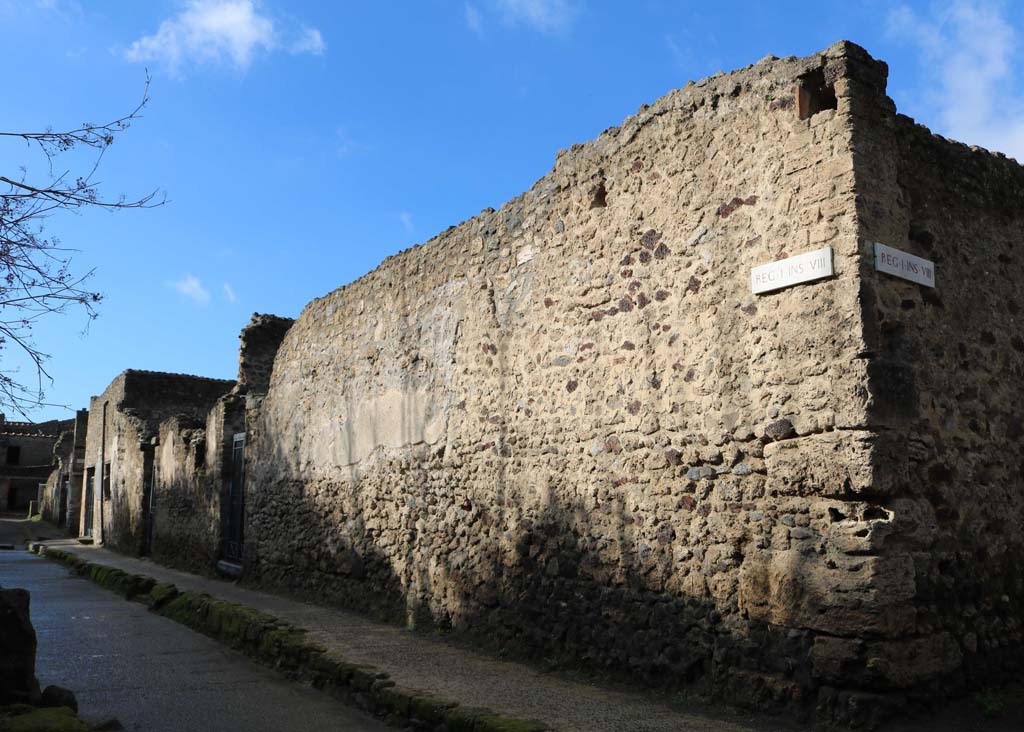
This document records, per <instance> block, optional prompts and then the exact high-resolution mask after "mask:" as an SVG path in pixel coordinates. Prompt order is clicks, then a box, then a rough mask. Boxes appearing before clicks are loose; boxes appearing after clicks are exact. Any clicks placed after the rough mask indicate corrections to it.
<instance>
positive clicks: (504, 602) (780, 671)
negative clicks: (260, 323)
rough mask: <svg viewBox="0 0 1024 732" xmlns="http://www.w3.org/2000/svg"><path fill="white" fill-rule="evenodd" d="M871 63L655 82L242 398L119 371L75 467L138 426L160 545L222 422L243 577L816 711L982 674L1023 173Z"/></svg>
mask: <svg viewBox="0 0 1024 732" xmlns="http://www.w3.org/2000/svg"><path fill="white" fill-rule="evenodd" d="M886 75H887V69H886V66H885V64H883V63H882V62H879V61H877V60H874V59H872V58H871V57H870V56H869V55H868V54H867V53H866V52H864V51H863V50H862V49H860V48H859V47H857V46H854V45H852V44H849V43H839V44H836V45H834V46H832V47H831V48H829V49H827V50H826V51H824V52H822V53H820V54H816V55H813V56H810V57H807V58H802V59H797V58H786V59H777V58H773V57H769V58H766V59H764V60H762V61H761V62H759V63H758V64H756V65H754V66H750V67H748V68H746V69H742V70H740V71H737V72H735V73H732V74H728V75H718V76H715V77H712V78H709V79H706V80H704V81H701V82H699V83H696V84H692V83H691V84H689V85H687V86H686V87H685V88H683V89H680V90H678V91H674V92H672V93H670V94H668V95H667V96H665V97H663V98H662V99H660V100H658V101H657V102H655V103H654V104H653V105H651V106H645V107H643V108H641V110H640V111H639V112H638V113H637V114H636V115H635V116H633V117H630V118H628V119H627V120H625V121H624V122H623V124H622V125H620V126H619V127H615V128H611V129H609V130H607V131H606V132H604V133H603V134H602V135H601V136H600V137H599V138H598V139H596V140H594V141H592V142H590V143H587V144H585V145H576V146H574V147H573V148H572V149H570V150H567V151H564V152H562V153H560V154H559V155H558V157H557V160H556V163H555V167H554V169H553V170H552V171H551V172H550V173H549V174H548V175H546V176H544V177H543V178H542V179H541V180H539V181H538V182H537V183H536V184H535V185H534V186H533V187H532V188H531V189H530V190H529V191H528V192H526V193H525V194H523V195H522V196H520V197H518V198H516V199H514V200H512V201H510V202H509V203H507V204H506V205H504V206H503V207H502V208H501V209H499V210H497V211H493V210H488V211H485V212H483V213H482V214H481V215H480V216H478V217H476V218H474V219H471V220H469V221H466V222H464V223H462V224H460V225H459V226H456V227H453V228H451V229H449V230H447V231H446V232H444V233H443V234H441V235H439V236H437V237H436V238H434V239H433V240H431V241H429V242H427V243H426V244H424V245H422V246H418V247H414V248H413V249H410V250H408V251H406V252H403V253H401V254H399V255H397V256H395V257H391V258H389V259H387V260H385V261H384V262H383V263H382V264H381V266H380V267H378V268H377V269H376V270H374V271H373V272H371V273H369V274H368V275H366V276H365V277H363V278H361V279H360V280H358V281H356V282H354V283H352V284H350V285H347V286H345V287H343V288H340V289H338V290H336V291H334V292H332V293H330V294H329V295H327V296H325V297H322V298H319V299H317V300H314V301H313V302H312V303H310V304H309V305H308V306H307V307H306V309H305V310H304V311H303V313H302V315H301V317H300V318H299V319H298V320H297V321H296V322H295V323H294V325H291V327H290V329H287V332H286V333H285V332H284V331H283V330H282V331H281V334H282V335H283V340H282V341H280V347H279V348H278V347H277V345H278V344H277V342H274V343H273V344H272V345H273V347H272V348H271V349H269V350H273V351H276V356H272V358H273V368H272V371H269V370H265V371H261V373H264V374H265V373H267V371H269V383H267V384H265V385H264V386H263V388H264V389H265V396H264V395H263V394H249V395H246V397H245V399H244V400H243V401H244V405H245V406H244V409H243V408H242V401H239V400H240V399H241V397H239V396H238V395H237V392H236V391H232V392H231V394H232V395H231V396H228V395H226V394H225V395H221V394H218V393H216V392H217V390H218V389H220V390H221V391H222V392H225V393H226V392H228V391H229V390H230V389H231V386H230V384H223V383H221V384H219V385H217V386H216V388H214V386H213V385H211V386H210V389H209V390H208V392H204V394H205V400H204V401H202V403H201V404H200V403H198V402H197V403H195V407H196V408H195V410H194V411H193V412H190V413H189V416H188V418H187V419H186V420H184V421H183V420H182V419H181V418H176V419H178V421H177V422H173V421H171V422H169V421H166V420H165V421H162V422H161V421H160V420H159V419H156V418H155V417H154V418H152V419H151V418H150V417H148V416H147V414H149V413H148V412H145V410H147V409H150V410H152V409H153V407H152V406H148V407H147V406H146V405H145V404H143V403H142V402H139V401H136V400H133V399H131V398H129V397H128V396H127V394H128V390H126V385H127V384H128V383H129V382H130V381H131V378H134V377H130V374H131V373H132V372H128V373H126V374H125V375H124V377H122V379H123V381H122V382H120V383H119V382H117V381H116V382H115V384H114V385H112V386H111V389H112V390H114V391H116V392H117V394H113V393H111V394H110V395H109V397H107V396H105V397H104V399H105V400H106V401H107V402H110V403H111V404H114V403H118V404H120V405H121V406H118V407H116V408H115V409H114V411H113V412H112V413H111V414H110V415H109V418H110V419H111V420H113V421H112V422H110V424H109V425H108V426H107V427H106V432H105V433H104V434H106V435H107V437H106V438H105V439H107V440H108V441H109V440H114V439H119V440H120V442H108V443H106V444H108V447H107V448H105V450H106V453H104V454H106V455H117V456H118V457H117V459H118V460H121V459H126V458H121V457H120V456H121V455H122V454H128V452H130V451H133V450H134V451H140V450H145V449H158V450H159V455H158V456H155V457H154V461H155V462H156V463H157V464H158V465H159V476H160V477H159V478H158V480H157V485H160V486H163V487H162V488H160V490H166V491H169V493H168V495H167V496H162V494H160V493H157V502H158V503H157V505H158V506H161V505H162V506H171V505H176V504H175V502H176V501H181V502H182V504H181V508H180V510H178V513H179V514H180V515H181V516H184V515H186V514H188V515H190V516H192V517H193V519H194V520H195V521H199V523H201V524H202V525H201V526H200V525H198V524H195V525H194V526H193V528H188V529H186V528H182V527H184V526H185V522H184V519H182V520H181V521H180V522H170V521H169V523H174V525H175V526H176V527H178V528H176V529H175V531H176V532H177V533H174V534H171V535H169V536H168V545H169V546H170V545H171V544H172V543H173V544H174V547H173V548H168V549H167V557H168V558H169V559H171V560H173V561H174V562H175V563H177V564H186V565H188V564H189V563H190V561H191V560H190V559H189V558H188V557H185V556H182V553H188V552H192V551H193V550H194V547H195V546H197V544H196V542H192V543H187V542H189V541H190V538H191V537H194V536H198V535H200V534H203V535H207V536H210V535H213V533H215V527H216V524H217V516H218V515H220V516H221V517H223V510H216V509H212V508H211V509H209V510H208V507H210V506H213V505H214V504H213V501H214V498H215V497H216V496H217V495H220V496H221V498H220V499H219V500H220V501H221V503H223V500H224V499H223V492H221V493H220V494H218V488H217V486H218V485H219V486H221V488H220V489H219V490H221V491H223V486H224V485H225V477H224V476H225V475H226V474H227V473H226V471H228V470H229V468H228V467H227V466H228V465H229V461H227V459H226V457H225V456H226V455H227V454H228V453H227V450H228V445H229V442H228V439H227V436H228V434H229V433H233V434H241V433H242V432H244V440H245V442H244V443H243V444H244V445H245V447H244V456H245V458H244V475H243V477H244V485H245V492H244V501H243V507H244V510H243V513H244V523H243V532H242V534H243V541H242V542H241V543H242V544H243V545H244V548H242V549H241V550H240V551H238V552H236V553H235V554H236V555H237V556H236V557H235V559H236V560H238V559H239V558H240V560H241V571H242V577H243V579H244V581H246V582H249V583H253V584H258V585H261V586H265V587H269V588H276V589H278V590H282V591H287V592H290V593H295V594H299V595H304V596H307V597H310V598H314V599H319V600H327V601H331V602H337V603H340V604H344V605H346V606H350V607H355V608H359V609H362V610H365V611H370V612H375V613H379V614H382V615H385V616H388V617H391V618H394V619H397V620H400V621H404V622H410V623H415V624H427V625H436V626H441V627H446V628H452V629H454V630H455V631H457V632H460V633H464V634H467V635H470V636H475V637H477V638H480V639H481V640H482V641H483V642H485V643H487V644H489V645H491V646H495V647H501V648H505V649H508V650H512V651H514V652H521V653H526V654H529V655H533V656H536V657H546V658H558V659H562V660H565V661H567V662H576V663H583V664H586V665H587V666H589V667H591V668H602V669H607V670H609V671H613V672H615V673H625V674H628V675H630V676H631V677H633V678H636V679H641V680H649V681H651V682H655V683H658V684H671V685H675V684H684V683H703V684H704V685H705V686H706V687H707V688H710V689H712V690H713V691H716V692H718V693H722V694H727V695H729V696H730V697H731V698H734V699H747V700H750V701H754V702H757V703H767V704H781V705H798V706H799V705H802V706H815V705H816V706H817V707H818V709H819V711H821V712H822V713H823V714H825V715H826V716H828V717H830V718H833V719H844V718H848V715H850V714H853V713H854V712H853V711H852V710H857V709H861V710H863V709H865V708H866V707H865V704H864V701H865V699H867V700H869V701H871V704H869V705H868V707H872V706H874V705H876V703H877V705H882V706H884V705H885V704H887V703H890V702H892V703H895V702H897V701H901V700H904V699H906V698H908V697H914V696H934V695H937V694H939V693H944V692H945V691H949V690H960V689H963V688H965V686H966V685H970V684H977V683H982V682H984V680H985V679H986V678H987V677H988V676H989V675H991V674H995V673H998V672H999V670H1000V669H1001V668H1003V667H1005V666H1006V665H1009V664H1012V663H1014V661H1015V659H1017V658H1019V656H1020V650H1021V620H1022V615H1024V574H1022V572H1021V570H1020V566H1021V564H1022V562H1021V559H1022V558H1024V551H1022V542H1024V535H1022V532H1024V490H1022V489H1024V446H1022V441H1021V437H1022V429H1024V428H1022V418H1024V403H1022V402H1024V392H1022V390H1021V389H1020V382H1021V378H1022V376H1024V341H1022V340H1021V338H1022V335H1021V334H1022V329H1021V326H1020V317H1021V316H1020V309H1021V306H1022V305H1024V302H1022V300H1024V295H1022V294H1021V291H1020V289H1019V286H1018V284H1017V283H1019V282H1020V281H1021V280H1022V277H1024V257H1022V256H1021V252H1020V251H1019V248H1020V246H1021V242H1022V241H1024V218H1022V214H1021V211H1022V210H1024V168H1022V167H1021V166H1020V165H1018V164H1017V163H1016V162H1015V161H1012V160H1009V159H1006V158H1005V157H1004V156H1001V155H998V154H993V153H989V152H987V151H984V150H980V149H976V148H969V147H967V146H965V145H962V144H959V143H955V142H951V141H948V140H945V139H942V138H940V137H937V136H934V135H932V134H931V133H930V132H928V130H926V129H924V128H923V127H920V126H918V125H916V124H914V122H913V121H912V120H910V119H908V118H906V117H903V116H901V115H899V114H897V113H896V110H895V107H894V105H893V103H892V101H891V100H890V99H889V98H888V97H887V96H886V91H885V88H886ZM876 243H882V244H885V245H888V246H891V247H895V248H898V249H900V250H902V251H904V252H908V253H910V254H913V255H917V256H919V257H922V258H925V259H928V260H930V261H932V262H934V263H935V267H936V280H935V287H934V288H932V287H927V286H924V285H921V284H917V283H915V282H911V281H907V280H905V279H900V278H897V277H893V276H891V275H889V274H886V273H883V272H880V271H878V270H877V269H876V265H875V258H874V246H875V244H876ZM823 249H830V250H831V251H830V254H829V265H830V267H831V268H832V271H833V272H834V274H833V275H832V276H830V277H827V278H823V279H817V280H815V281H811V282H804V283H802V284H798V285H795V286H792V287H788V288H785V289H778V290H774V291H771V292H766V293H763V294H757V295H755V294H753V292H752V283H751V271H752V269H753V268H755V267H757V266H759V265H763V264H765V263H769V262H773V261H777V260H782V259H786V258H788V257H792V256H794V255H799V254H801V253H805V252H810V251H815V250H823ZM271 340H273V339H271ZM243 350H244V344H243ZM240 360H241V361H242V363H243V364H244V363H245V358H244V357H243V358H242V359H240ZM244 383H245V378H244V377H243V375H240V377H239V380H238V384H239V385H242V384H244ZM110 391H111V390H108V392H110ZM218 399H219V401H218ZM168 404H169V402H168ZM190 404H191V402H190ZM97 408H98V402H96V401H94V403H93V406H92V409H91V411H90V424H89V432H88V439H89V444H90V446H93V445H94V444H95V445H98V444H100V443H99V442H98V441H99V440H100V439H103V438H102V437H101V430H100V426H99V424H98V423H95V421H94V418H95V413H96V410H97ZM218 409H221V410H223V414H224V415H225V417H224V418H223V426H218V424H217V423H216V420H214V423H211V421H210V420H211V419H213V417H212V416H211V415H214V414H216V413H217V410H218ZM211 410H212V411H211ZM156 412H159V414H158V415H157V416H159V415H162V414H164V412H162V411H160V410H159V409H157V410H155V412H154V414H156ZM228 414H232V415H237V416H236V417H231V418H228V417H227V416H226V415H228ZM204 415H206V416H205V419H206V424H205V427H204V425H203V419H204ZM139 420H144V421H146V424H147V425H150V426H148V427H147V428H146V429H142V428H140V427H139V426H137V423H138V421H139ZM229 423H230V424H229ZM243 427H244V430H243V429H242V428H243ZM235 430H237V432H233V431H235ZM115 434H117V435H123V437H120V438H115V437H114V435H115ZM153 438H158V446H157V448H147V447H146V446H147V445H155V444H156V443H153V442H152V440H153ZM147 440H149V441H150V442H146V441H147ZM94 441H95V442H94ZM233 444H234V443H232V445H233ZM96 449H97V448H96V447H90V448H89V451H87V458H86V466H87V469H89V466H92V467H93V468H94V469H96V470H99V469H100V466H101V465H102V464H103V462H104V461H105V460H108V459H109V458H105V457H102V455H99V456H98V455H97V452H96ZM119 450H120V451H121V452H118V451H119ZM132 459H133V460H136V463H137V465H136V464H135V463H133V468H132V470H134V471H135V473H133V474H134V475H140V474H145V469H144V468H142V466H143V465H144V463H143V462H140V461H141V460H142V458H132ZM140 469H141V473H140V472H139V470H140ZM113 475H114V476H115V480H114V481H113V484H112V486H111V490H110V493H111V496H112V497H111V498H110V499H109V500H111V508H110V509H104V510H106V511H108V512H107V513H106V514H105V516H106V518H104V521H109V522H110V526H111V528H110V529H105V531H109V532H110V533H109V536H110V537H111V538H112V541H111V543H113V544H114V545H116V546H119V547H124V548H126V549H128V550H130V551H136V550H137V548H138V531H137V530H135V529H134V528H132V527H134V526H135V523H133V521H135V519H134V518H132V517H133V516H136V515H137V514H138V513H139V511H138V507H137V506H136V505H135V504H132V503H131V502H122V503H121V504H118V503H117V499H116V496H117V495H118V491H119V490H121V487H120V486H121V483H120V482H119V479H117V476H118V473H117V470H116V469H114V473H113ZM201 475H205V476H206V477H207V478H209V477H210V476H213V483H210V484H204V483H203V482H202V480H200V479H199V478H197V477H196V476H201ZM135 480H138V478H135ZM203 480H205V478H204V479H203ZM218 481H219V482H218ZM87 483H88V481H87ZM203 486H205V487H203ZM104 491H106V489H104ZM172 494H173V495H172ZM203 501H207V503H204V502H203ZM210 511H212V513H211V512H210ZM121 512H125V517H124V518H119V515H120V513H121ZM197 517H201V520H200V519H199V518H197ZM161 520H162V519H158V520H157V523H156V526H157V531H159V530H160V529H159V527H160V525H161V524H160V521H161ZM220 520H222V521H223V518H221V519H220ZM121 527H123V528H121ZM115 535H116V536H118V537H121V536H125V537H131V540H130V541H128V542H127V543H124V542H122V540H121V539H120V538H118V539H116V540H113V537H114V536H115ZM221 535H222V536H223V531H221ZM207 545H209V542H207ZM202 551H207V550H205V549H204V550H202ZM153 553H154V556H156V555H157V552H156V550H155V549H154V550H153ZM176 553H177V554H176ZM172 554H173V555H174V556H172ZM217 556H221V557H223V556H224V551H223V547H221V548H220V549H217V550H214V552H213V554H209V552H208V555H203V556H202V557H201V558H200V559H199V560H197V561H195V562H192V566H201V567H205V568H206V569H207V570H210V569H211V568H212V564H213V560H214V559H216V558H217Z"/></svg>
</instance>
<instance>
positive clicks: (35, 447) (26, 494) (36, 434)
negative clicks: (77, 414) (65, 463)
mask: <svg viewBox="0 0 1024 732" xmlns="http://www.w3.org/2000/svg"><path fill="white" fill-rule="evenodd" d="M72 424H73V420H51V421H49V422H38V423H36V422H17V421H11V420H8V419H7V418H6V416H4V415H3V414H0V511H26V510H28V508H29V506H30V505H32V504H33V502H35V505H36V506H37V510H38V503H39V502H40V500H41V499H42V496H43V495H44V493H45V491H44V489H43V485H44V484H45V483H46V481H47V479H48V478H49V475H50V471H51V470H52V469H53V448H54V445H55V444H56V442H57V438H58V437H59V436H60V434H61V433H62V432H63V431H64V430H66V429H68V427H69V426H71V425H72Z"/></svg>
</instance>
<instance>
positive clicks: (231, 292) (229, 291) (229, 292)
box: [224, 282, 238, 302]
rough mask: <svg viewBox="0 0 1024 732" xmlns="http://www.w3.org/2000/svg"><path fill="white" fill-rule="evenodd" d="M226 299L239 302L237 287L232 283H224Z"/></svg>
mask: <svg viewBox="0 0 1024 732" xmlns="http://www.w3.org/2000/svg"><path fill="white" fill-rule="evenodd" d="M224 299H225V300H227V301H228V302H238V295H236V294H235V288H234V287H232V286H231V283H229V282H225V283H224Z"/></svg>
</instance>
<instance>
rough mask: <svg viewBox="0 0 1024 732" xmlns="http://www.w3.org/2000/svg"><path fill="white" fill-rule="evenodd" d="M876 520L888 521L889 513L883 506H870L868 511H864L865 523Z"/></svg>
mask: <svg viewBox="0 0 1024 732" xmlns="http://www.w3.org/2000/svg"><path fill="white" fill-rule="evenodd" d="M876 519H883V520H888V519H889V512H888V511H886V510H885V509H884V508H882V507H881V506H868V507H867V508H866V509H864V520H865V521H873V520H876Z"/></svg>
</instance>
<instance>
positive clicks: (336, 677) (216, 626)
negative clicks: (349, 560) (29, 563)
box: [31, 544, 551, 732]
mask: <svg viewBox="0 0 1024 732" xmlns="http://www.w3.org/2000/svg"><path fill="white" fill-rule="evenodd" d="M31 548H32V551H34V552H36V553H38V554H39V555H40V556H43V557H45V558H47V559H53V560H56V561H59V562H62V563H64V564H66V565H68V567H70V569H71V570H72V571H73V572H75V573H76V574H78V575H80V576H83V577H87V578H88V579H90V580H92V581H93V582H95V583H96V584H98V585H100V586H101V587H104V588H106V589H108V590H112V591H113V592H116V593H117V594H119V595H121V596H123V597H124V598H126V599H128V600H133V601H135V602H141V603H142V604H144V605H146V606H147V607H149V609H150V611H151V612H155V613H156V614H158V615H162V616H164V617H166V618H170V619H171V620H174V621H176V622H178V623H181V624H182V625H185V626H187V627H189V628H191V629H192V630H196V631H198V632H200V633H202V634H204V635H207V636H209V637H210V638H213V639H214V640H217V641H220V642H221V643H224V644H225V645H228V646H230V647H231V648H233V649H235V650H237V651H241V652H242V653H244V654H245V655H246V656H248V657H249V658H251V659H253V660H255V661H258V662H259V663H262V664H264V665H266V666H270V667H271V668H273V669H275V670H277V671H280V672H281V673H284V674H285V675H286V676H288V678H290V679H294V680H301V681H306V682H308V683H310V684H312V686H313V687H315V688H317V689H320V690H321V691H325V692H327V693H329V694H331V695H332V696H334V697H336V698H338V699H340V700H342V701H344V702H346V703H348V704H352V705H354V706H356V707H359V708H360V709H362V710H364V711H367V712H370V713H371V714H374V715H375V716H378V717H383V718H385V719H386V720H387V721H388V722H391V723H394V722H398V723H403V724H409V725H411V726H412V727H413V728H414V729H416V730H424V731H429V732H442V731H445V732H547V731H548V730H550V729H551V728H550V727H548V726H547V725H545V724H543V723H541V722H536V721H531V720H522V719H515V718H512V717H506V716H503V715H501V714H498V713H496V712H494V711H492V710H490V709H482V708H475V707H464V706H460V705H459V703H458V702H455V701H452V700H449V699H443V698H440V697H437V696H434V695H432V694H429V693H426V692H422V691H418V690H415V689H406V688H403V687H401V686H398V685H396V684H395V682H394V681H392V680H391V678H390V675H389V674H388V673H387V672H385V671H381V670H380V669H378V668H376V667H373V666H367V665H363V664H355V663H350V662H348V661H345V660H343V659H340V658H338V657H336V656H335V655H333V654H328V652H327V650H326V649H324V648H323V647H321V646H318V645H316V644H315V643H311V642H309V641H308V640H306V631H305V630H304V629H302V628H298V627H295V626H294V625H291V624H290V623H287V622H285V621H282V620H279V619H278V618H275V617H274V616H273V615H269V614H267V613H264V612H261V611H259V610H255V609H253V608H249V607H246V606H244V605H238V604H236V603H233V602H227V601H224V600H218V599H217V598H215V597H213V596H211V595H209V594H207V593H205V592H202V593H200V592H182V591H180V590H178V588H176V587H175V586H174V585H173V584H169V583H161V582H157V581H156V580H155V579H153V578H152V577H146V576H144V575H140V574H128V573H127V572H124V571H122V570H120V569H116V568H114V567H109V566H106V565H103V564H97V563H95V562H87V561H86V560H84V559H81V558H79V557H76V556H75V555H74V554H72V553H71V552H66V551H62V550H60V549H56V548H52V547H47V546H45V545H42V544H33V545H32V547H31Z"/></svg>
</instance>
